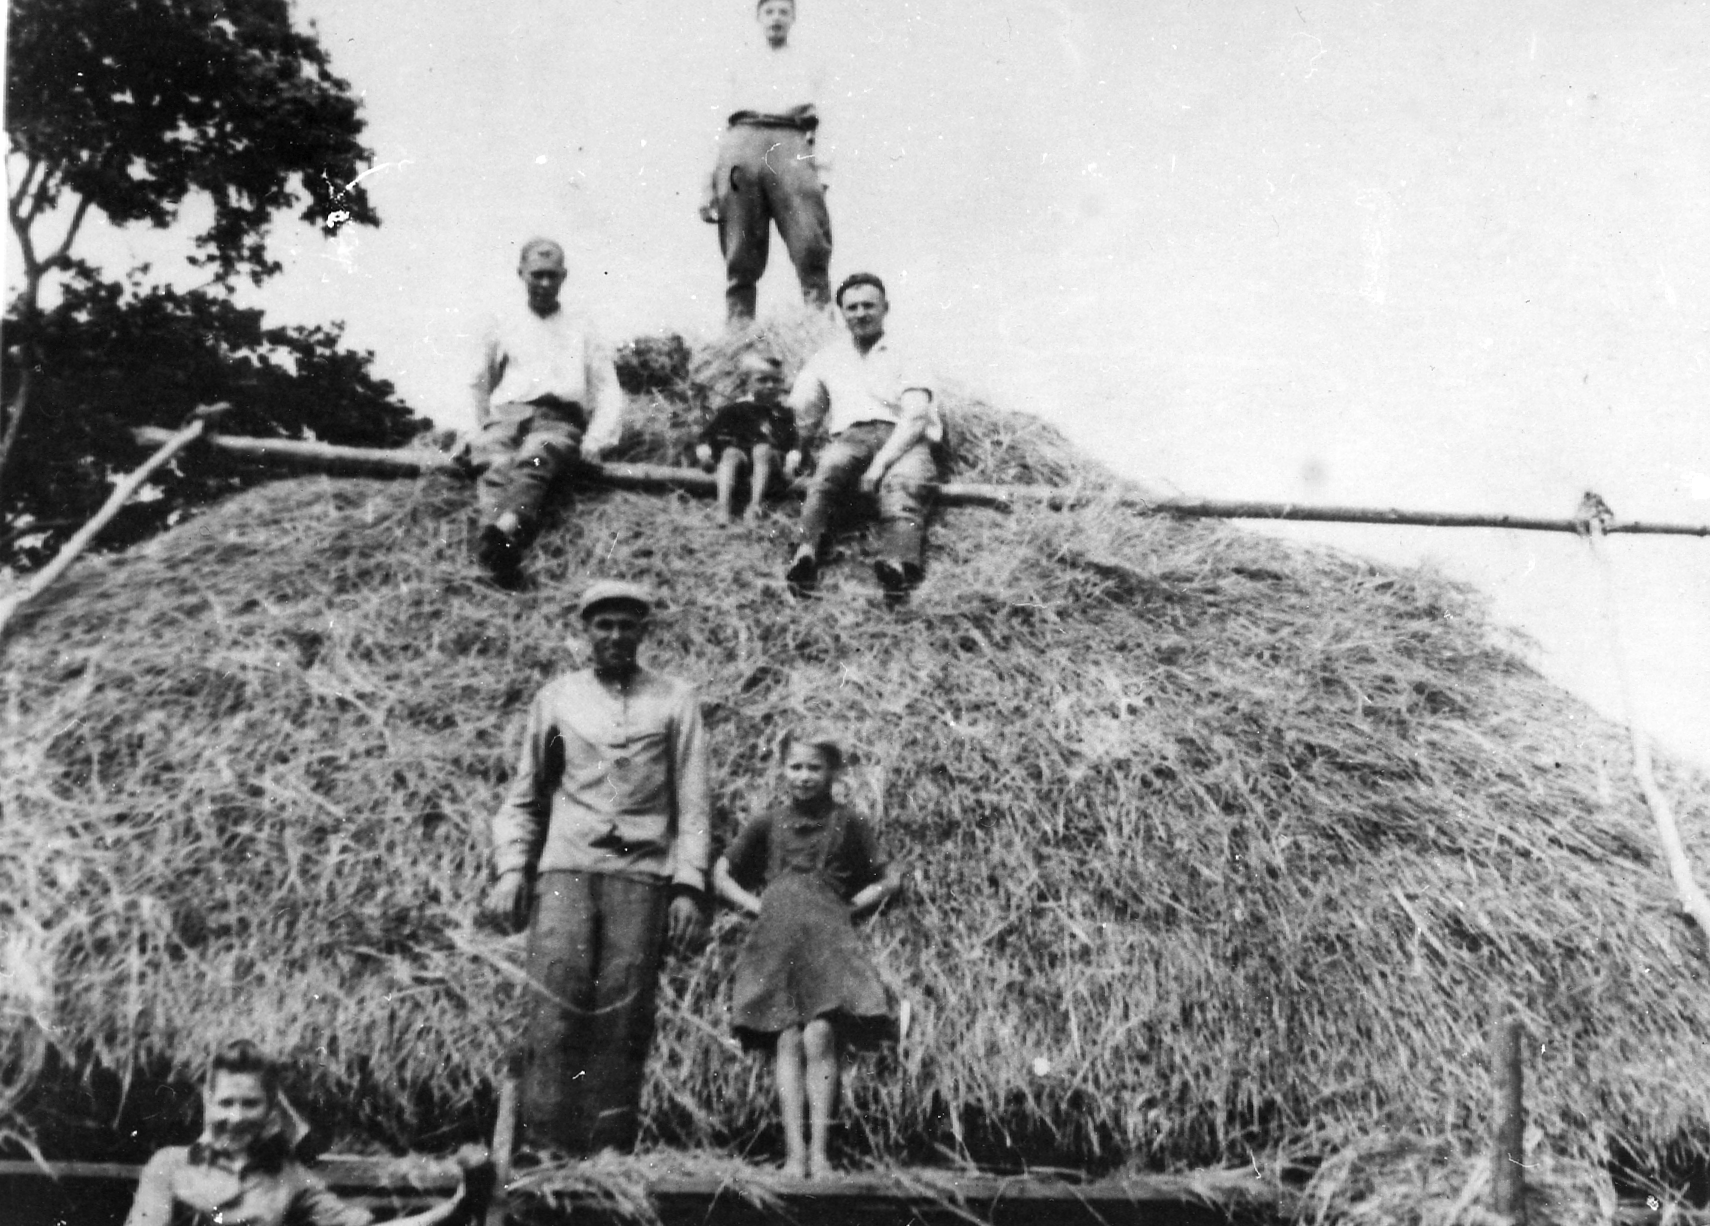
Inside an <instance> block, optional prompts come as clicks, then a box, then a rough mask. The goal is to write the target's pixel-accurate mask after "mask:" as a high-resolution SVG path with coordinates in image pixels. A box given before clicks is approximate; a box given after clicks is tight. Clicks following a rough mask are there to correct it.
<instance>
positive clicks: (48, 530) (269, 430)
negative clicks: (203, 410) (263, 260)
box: [0, 263, 428, 569]
mask: <svg viewBox="0 0 1710 1226" xmlns="http://www.w3.org/2000/svg"><path fill="white" fill-rule="evenodd" d="M40 325H41V326H40V328H39V330H38V332H37V334H36V336H35V337H34V340H33V343H34V345H35V347H36V350H37V352H38V355H39V357H40V360H41V361H42V364H43V366H44V367H45V368H48V369H52V370H54V371H56V372H58V373H56V375H55V376H54V377H53V378H52V379H47V380H43V381H42V383H41V385H40V388H39V389H38V394H39V396H40V404H39V406H38V413H37V414H36V415H35V416H34V417H33V418H32V419H31V421H30V422H29V423H28V424H27V425H26V426H25V428H24V432H23V434H22V439H23V442H22V444H21V450H22V453H23V454H24V455H26V456H28V457H29V462H28V463H25V464H20V465H19V466H18V469H17V471H16V473H15V475H14V477H13V479H12V480H11V482H10V483H9V484H8V486H7V489H6V493H5V500H6V508H5V509H6V511H7V515H6V521H7V525H8V526H7V528H6V529H5V530H4V531H0V563H5V564H10V565H12V566H14V567H17V568H19V569H31V568H33V567H34V566H36V565H38V564H40V563H41V562H43V561H45V560H46V559H47V558H48V557H50V556H52V553H53V551H54V550H55V549H57V547H58V545H59V544H60V542H61V541H62V540H63V539H64V538H65V537H66V536H68V535H70V534H71V533H72V532H74V531H75V530H76V529H77V527H78V526H79V525H80V524H81V523H83V521H84V520H86V519H88V518H89V517H90V515H92V514H93V513H94V512H95V510H96V509H97V508H98V507H99V506H100V504H101V502H102V501H103V500H104V499H105V498H106V496H107V492H108V490H109V489H110V488H111V486H112V481H113V478H114V476H115V475H116V474H117V473H119V472H122V471H124V470H126V469H129V468H131V467H133V466H134V465H135V463H136V461H137V456H138V452H137V448H136V446H135V444H134V443H133V442H132V437H131V428H132V427H133V426H140V425H153V424H168V425H172V426H178V425H182V424H183V423H184V421H185V420H186V419H187V418H188V416H189V413H190V410H191V409H193V408H195V407H196V406H197V405H199V404H207V403H210V402H212V401H215V400H229V401H231V402H232V405H233V408H232V410H231V412H230V413H228V414H227V415H226V416H225V417H224V418H222V420H221V423H220V424H221V428H222V429H224V430H229V431H230V432H232V433H234V434H248V435H256V436H261V437H293V438H305V437H306V438H318V439H324V440H327V441H334V442H340V443H347V444H350V445H353V446H358V447H395V446H398V445H399V444H401V443H403V442H405V441H407V440H408V439H410V438H412V437H413V436H414V435H416V434H417V433H419V432H420V431H421V430H422V429H425V428H426V427H427V425H428V422H427V421H426V420H425V419H424V418H420V417H417V416H415V414H414V413H413V412H412V411H411V410H410V408H409V407H408V406H407V405H405V404H403V403H402V402H400V401H399V400H398V399H397V398H396V396H395V395H394V394H393V388H392V385H391V384H390V383H388V382H386V381H385V380H382V379H376V378H375V377H374V376H373V375H372V373H371V372H370V370H369V364H370V361H371V359H372V355H371V354H368V353H362V352H356V351H352V350H350V349H346V348H344V347H343V344H342V341H343V338H342V335H341V329H340V328H339V326H337V325H332V326H315V327H268V326H266V325H265V324H264V322H263V318H262V312H261V311H259V310H255V309H251V308H245V307H240V306H238V305H237V304H236V303H234V302H232V300H231V299H230V298H229V297H227V296H225V295H223V294H215V293H208V292H206V291H204V290H191V291H188V292H180V291H177V290H174V289H170V288H167V287H163V286H158V285H152V286H151V285H145V284H142V283H141V282H140V281H135V280H134V281H132V282H131V283H130V284H127V285H117V284H113V283H111V282H108V281H103V280H101V279H99V278H98V277H96V276H95V275H93V271H92V270H90V269H88V268H87V267H86V266H84V265H81V264H75V263H74V264H73V266H72V268H71V270H70V273H69V275H68V277H67V280H66V284H65V287H64V295H63V300H62V301H61V303H60V304H59V305H58V306H57V307H55V309H54V310H52V311H49V312H45V313H43V314H42V315H41V317H40ZM8 373H9V374H11V381H13V382H15V381H16V374H15V373H13V372H8ZM272 472H273V470H270V469H268V468H266V467H264V466H260V465H257V464H255V463H253V462H251V461H246V460H243V459H241V458H238V457H235V456H231V455H228V454H225V453H222V452H219V451H215V450H212V449H208V450H193V451H191V452H189V453H186V455H184V456H180V457H178V458H177V459H176V460H174V461H173V463H171V464H169V465H168V466H167V467H166V468H164V469H163V470H161V473H160V474H159V475H158V476H157V477H155V478H154V479H153V481H152V482H151V484H150V486H149V487H148V497H147V498H146V499H139V500H137V501H135V502H133V503H131V504H130V505H129V506H127V507H126V508H125V510H124V511H123V512H121V514H120V517H119V518H118V519H117V520H115V521H114V523H113V525H112V526H111V527H109V528H108V529H107V531H106V532H105V533H104V534H103V535H102V541H103V542H104V543H105V544H106V545H108V546H114V547H116V546H123V545H126V544H130V543H131V542H133V541H136V540H138V539H140V538H142V537H144V536H148V535H150V534H152V533H154V532H156V531H158V530H159V529H161V528H163V527H166V526H169V525H170V524H173V523H175V522H177V521H178V520H180V519H182V518H183V516H184V515H185V514H186V513H187V510H188V509H189V508H191V507H194V506H198V505H201V504H204V503H208V502H212V501H214V500H215V499H218V498H221V497H224V496H225V495H227V494H230V493H232V492H234V491H236V490H238V489H241V488H243V487H245V486H248V485H252V484H254V483H255V482H257V481H260V480H263V479H265V478H267V477H268V476H270V475H272Z"/></svg>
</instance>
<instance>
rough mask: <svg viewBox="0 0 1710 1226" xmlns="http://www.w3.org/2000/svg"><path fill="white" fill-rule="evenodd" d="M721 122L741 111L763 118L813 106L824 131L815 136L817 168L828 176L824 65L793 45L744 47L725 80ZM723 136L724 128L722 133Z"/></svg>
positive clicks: (756, 41)
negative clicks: (753, 113) (751, 112)
mask: <svg viewBox="0 0 1710 1226" xmlns="http://www.w3.org/2000/svg"><path fill="white" fill-rule="evenodd" d="M726 82H727V89H726V91H725V98H726V106H725V111H724V115H723V116H721V118H722V119H724V120H728V119H729V118H730V116H732V115H734V114H736V113H737V112H738V111H753V112H755V113H756V114H759V115H790V114H792V113H795V112H797V111H799V110H800V109H801V108H802V107H812V108H813V109H814V114H815V115H816V116H817V117H818V119H819V120H820V123H821V126H820V127H819V128H818V129H817V130H816V131H815V132H814V138H813V163H814V166H815V167H816V168H818V170H819V171H820V173H821V174H822V175H823V174H824V173H825V172H826V171H827V170H828V169H830V166H831V146H830V145H829V144H828V143H827V142H826V140H825V128H824V122H825V109H824V99H825V83H826V71H825V63H824V61H822V60H821V59H819V58H818V57H817V56H814V55H812V54H811V53H809V52H805V51H800V50H798V49H797V48H796V46H795V44H794V43H785V44H784V45H783V46H782V47H780V48H773V47H772V45H771V44H770V43H768V42H767V41H766V40H765V39H764V38H758V39H751V40H750V41H749V42H747V43H745V44H744V45H743V48H742V52H741V53H740V54H739V55H738V56H737V58H736V62H735V63H733V64H732V65H731V66H730V72H729V74H728V76H727V78H726ZM721 131H722V128H721Z"/></svg>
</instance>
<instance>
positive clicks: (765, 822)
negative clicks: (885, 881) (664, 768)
mask: <svg viewBox="0 0 1710 1226" xmlns="http://www.w3.org/2000/svg"><path fill="white" fill-rule="evenodd" d="M725 859H726V860H727V861H728V862H729V864H730V872H731V876H732V877H734V878H735V879H736V882H737V884H739V885H741V886H742V887H743V888H744V889H747V890H754V889H758V888H759V886H760V885H761V884H764V886H765V891H764V893H763V894H762V895H761V898H760V916H759V918H758V919H757V920H756V921H755V924H754V930H753V931H752V932H751V933H749V935H748V941H747V943H746V944H745V945H743V947H742V952H741V953H740V954H739V955H737V959H736V985H735V988H734V989H733V991H732V994H731V995H732V1002H731V1005H732V1007H731V1014H732V1016H731V1026H732V1029H733V1030H734V1031H735V1032H736V1037H737V1038H738V1039H740V1040H741V1042H742V1045H743V1046H744V1047H747V1048H751V1049H752V1048H765V1049H768V1050H769V1049H770V1048H771V1047H772V1046H773V1043H774V1042H775V1040H776V1039H777V1037H778V1035H779V1033H781V1032H782V1031H784V1030H787V1029H789V1028H790V1027H792V1026H805V1025H807V1024H808V1023H809V1022H811V1021H814V1020H815V1019H817V1018H822V1017H823V1018H827V1019H829V1020H831V1021H832V1022H834V1023H835V1024H836V1026H837V1031H838V1034H839V1036H840V1037H841V1038H842V1039H843V1041H844V1042H845V1043H846V1044H848V1045H850V1046H852V1047H872V1046H876V1045H878V1044H880V1043H884V1042H887V1041H890V1040H894V1039H895V1038H896V1037H897V1025H896V1010H895V1008H894V1007H893V1002H892V999H891V994H890V992H889V991H888V990H887V989H886V988H885V985H884V983H883V982H882V981H881V980H880V978H879V971H878V968H877V967H876V966H874V965H873V960H872V959H871V958H870V957H868V956H867V953H866V951H865V950H864V949H862V948H861V944H860V942H859V941H857V940H856V938H855V928H854V925H853V924H851V922H850V918H849V900H850V899H851V898H853V897H854V896H855V895H856V894H858V893H859V892H860V891H861V890H862V889H864V888H865V887H867V886H869V885H871V884H872V883H873V882H875V881H878V880H879V879H881V878H882V877H883V876H884V874H885V864H884V861H883V860H881V859H880V858H879V850H878V845H877V843H876V842H875V840H874V838H873V831H872V827H871V826H869V825H868V824H867V822H866V820H865V819H864V818H862V817H861V815H860V814H858V813H856V812H854V811H853V810H851V809H848V808H846V807H844V806H843V805H839V804H836V803H834V802H833V801H831V800H830V799H826V800H823V801H820V802H817V803H815V804H813V805H811V806H808V807H806V808H801V807H797V806H795V805H787V806H784V807H782V808H779V809H774V810H773V811H772V812H770V813H767V814H764V815H763V816H761V817H757V818H755V819H754V820H753V821H752V822H750V823H749V824H748V825H747V826H746V827H744V828H743V831H742V833H741V834H740V835H738V836H737V838H736V841H735V842H734V843H732V844H731V846H730V849H729V850H728V851H727V852H726V853H725Z"/></svg>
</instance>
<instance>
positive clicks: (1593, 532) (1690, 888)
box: [1580, 493, 1710, 937]
mask: <svg viewBox="0 0 1710 1226" xmlns="http://www.w3.org/2000/svg"><path fill="white" fill-rule="evenodd" d="M1580 509H1581V515H1582V516H1583V518H1584V521H1585V527H1586V531H1585V543H1586V545H1587V547H1588V548H1589V549H1590V550H1591V558H1592V561H1593V562H1594V563H1595V564H1596V566H1597V569H1598V573H1599V574H1600V575H1601V576H1602V580H1603V619H1604V623H1605V625H1606V626H1607V627H1608V631H1609V650H1610V654H1611V655H1612V656H1613V658H1614V661H1615V683H1616V687H1617V690H1618V691H1619V694H1620V699H1621V719H1622V722H1623V723H1625V724H1626V725H1627V737H1628V740H1629V741H1630V742H1631V744H1632V747H1633V777H1634V778H1635V779H1636V780H1638V783H1639V791H1640V792H1641V793H1642V794H1643V795H1644V798H1645V804H1646V805H1647V806H1649V808H1650V811H1651V818H1652V820H1653V821H1655V823H1656V827H1657V838H1658V840H1659V841H1660V842H1661V843H1662V849H1663V857H1664V858H1665V859H1666V860H1667V861H1668V871H1669V875H1670V876H1671V877H1673V878H1674V888H1675V891H1676V892H1677V893H1678V894H1679V895H1680V905H1681V906H1682V907H1684V908H1685V909H1686V913H1687V914H1688V915H1690V916H1691V917H1692V919H1693V921H1694V922H1695V923H1697V925H1698V927H1699V930H1700V931H1701V932H1703V933H1704V934H1705V936H1707V937H1710V897H1706V895H1705V893H1704V891H1703V890H1702V889H1700V888H1699V886H1698V882H1697V881H1696V880H1695V879H1694V878H1693V876H1692V862H1691V861H1690V860H1688V859H1687V857H1686V847H1685V845H1684V844H1683V843H1682V842H1681V839H1680V826H1679V825H1678V824H1677V823H1676V822H1675V819H1674V807H1673V806H1672V805H1671V804H1669V800H1668V797H1667V796H1666V795H1664V794H1663V790H1662V788H1661V787H1660V786H1659V785H1658V784H1657V777H1656V774H1655V773H1654V772H1653V771H1652V769H1651V765H1652V764H1651V741H1650V737H1648V736H1647V735H1645V733H1644V732H1643V731H1642V730H1641V729H1640V727H1639V715H1638V706H1637V703H1636V702H1635V700H1634V696H1633V693H1634V692H1633V685H1632V679H1631V675H1630V673H1629V671H1628V667H1627V650H1626V640H1625V638H1624V637H1623V635H1622V632H1621V617H1620V613H1619V611H1618V609H1617V607H1616V586H1615V570H1614V567H1613V566H1611V565H1610V562H1609V557H1608V555H1607V553H1606V552H1605V551H1604V549H1603V537H1604V523H1605V520H1606V519H1608V518H1612V516H1611V515H1610V511H1609V507H1608V505H1607V504H1606V503H1604V501H1603V500H1602V499H1601V498H1599V497H1597V495H1596V494H1591V493H1588V494H1586V496H1585V501H1584V502H1583V503H1582V504H1581V508H1580Z"/></svg>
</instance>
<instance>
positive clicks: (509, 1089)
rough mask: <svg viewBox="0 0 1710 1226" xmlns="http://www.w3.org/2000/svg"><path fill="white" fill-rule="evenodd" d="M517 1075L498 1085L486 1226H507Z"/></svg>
mask: <svg viewBox="0 0 1710 1226" xmlns="http://www.w3.org/2000/svg"><path fill="white" fill-rule="evenodd" d="M518 1092H519V1086H518V1083H517V1076H516V1074H515V1073H512V1072H508V1071H507V1072H506V1073H505V1075H504V1078H503V1079H502V1080H501V1081H500V1082H499V1116H498V1118H497V1119H496V1120H494V1121H493V1151H492V1152H493V1197H492V1199H491V1200H490V1201H488V1202H487V1213H486V1217H485V1219H484V1226H505V1222H506V1220H507V1217H508V1214H509V1212H510V1184H511V1159H512V1158H513V1157H514V1156H515V1154H516V1147H517V1094H518Z"/></svg>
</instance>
